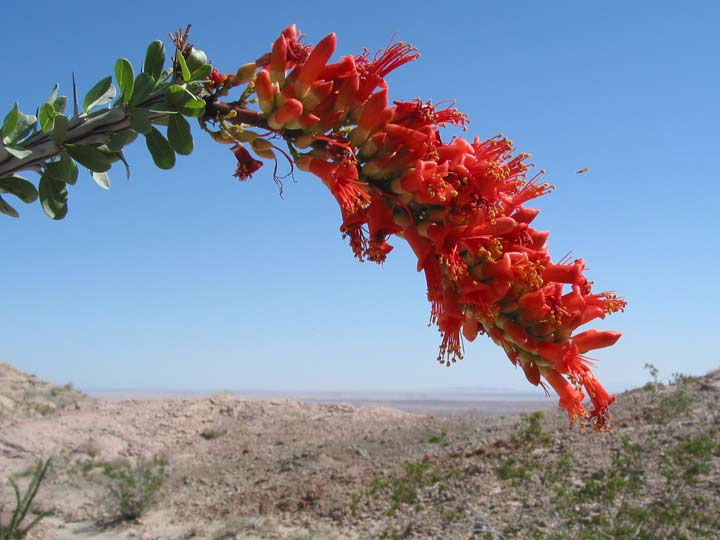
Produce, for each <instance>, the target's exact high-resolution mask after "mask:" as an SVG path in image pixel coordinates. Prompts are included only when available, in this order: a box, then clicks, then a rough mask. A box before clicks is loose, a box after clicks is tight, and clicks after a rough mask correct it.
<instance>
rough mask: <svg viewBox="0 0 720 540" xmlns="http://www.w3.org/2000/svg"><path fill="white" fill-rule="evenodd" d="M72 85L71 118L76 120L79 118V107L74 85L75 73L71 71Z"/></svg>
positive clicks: (75, 85)
mask: <svg viewBox="0 0 720 540" xmlns="http://www.w3.org/2000/svg"><path fill="white" fill-rule="evenodd" d="M72 83H73V118H78V117H79V116H80V112H79V109H80V106H79V105H78V97H77V84H76V83H75V72H74V71H73V74H72Z"/></svg>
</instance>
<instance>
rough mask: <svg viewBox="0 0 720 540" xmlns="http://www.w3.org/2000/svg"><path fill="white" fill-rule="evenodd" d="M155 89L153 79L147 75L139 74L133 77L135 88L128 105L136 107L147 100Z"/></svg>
mask: <svg viewBox="0 0 720 540" xmlns="http://www.w3.org/2000/svg"><path fill="white" fill-rule="evenodd" d="M154 89H155V79H153V78H152V77H151V76H150V75H148V74H147V73H141V74H140V75H138V76H137V77H135V87H134V89H133V95H132V98H130V101H129V104H130V105H137V104H138V103H142V102H143V101H144V100H145V99H147V98H148V97H149V96H150V94H152V92H153V90H154Z"/></svg>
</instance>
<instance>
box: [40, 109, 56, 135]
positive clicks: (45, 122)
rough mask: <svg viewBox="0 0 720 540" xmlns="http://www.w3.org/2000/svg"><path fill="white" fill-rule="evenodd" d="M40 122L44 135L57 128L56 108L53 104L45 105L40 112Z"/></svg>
mask: <svg viewBox="0 0 720 540" xmlns="http://www.w3.org/2000/svg"><path fill="white" fill-rule="evenodd" d="M38 120H40V129H41V130H42V132H43V133H47V132H48V131H52V130H53V128H54V127H55V107H53V106H52V104H51V103H43V105H42V107H40V112H38Z"/></svg>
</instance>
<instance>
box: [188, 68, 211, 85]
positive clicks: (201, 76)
mask: <svg viewBox="0 0 720 540" xmlns="http://www.w3.org/2000/svg"><path fill="white" fill-rule="evenodd" d="M210 73H212V66H211V65H210V64H205V65H204V66H200V67H199V68H197V69H196V70H195V71H193V72H192V75H190V80H191V81H204V80H206V79H207V78H208V77H209V76H210Z"/></svg>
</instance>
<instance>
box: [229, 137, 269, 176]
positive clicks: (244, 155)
mask: <svg viewBox="0 0 720 540" xmlns="http://www.w3.org/2000/svg"><path fill="white" fill-rule="evenodd" d="M231 150H232V152H233V154H235V157H236V158H237V160H238V164H237V168H236V169H235V174H234V175H233V176H236V177H237V178H239V179H240V180H246V179H247V178H250V177H251V176H252V175H253V173H254V172H255V171H257V170H258V169H259V168H260V167H262V166H263V163H262V161H258V160H257V159H255V158H253V157H252V156H251V155H250V152H248V151H247V148H245V147H244V146H243V145H242V144H236V145H234V146H233V147H232V148H231Z"/></svg>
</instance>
